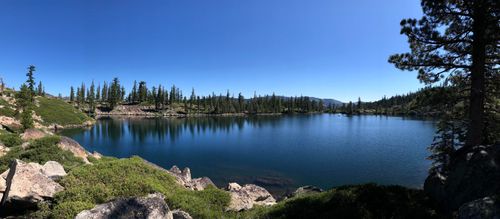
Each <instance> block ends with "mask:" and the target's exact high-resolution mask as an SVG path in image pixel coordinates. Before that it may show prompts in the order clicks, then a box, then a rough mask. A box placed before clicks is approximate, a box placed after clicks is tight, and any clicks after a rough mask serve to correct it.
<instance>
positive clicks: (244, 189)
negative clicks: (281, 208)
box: [228, 183, 276, 211]
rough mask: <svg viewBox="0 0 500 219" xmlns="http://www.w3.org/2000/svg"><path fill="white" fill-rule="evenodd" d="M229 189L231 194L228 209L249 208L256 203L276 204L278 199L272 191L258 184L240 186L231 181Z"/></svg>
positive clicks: (240, 209) (239, 209)
mask: <svg viewBox="0 0 500 219" xmlns="http://www.w3.org/2000/svg"><path fill="white" fill-rule="evenodd" d="M228 191H229V193H230V194H231V201H230V203H229V207H228V210H231V211H242V210H248V209H251V208H253V207H254V205H264V206H269V205H274V204H276V200H275V199H274V198H273V196H272V195H271V193H269V192H268V191H267V190H266V189H264V188H262V187H260V186H257V185H253V184H247V185H244V186H240V185H238V184H237V183H230V185H229V186H228Z"/></svg>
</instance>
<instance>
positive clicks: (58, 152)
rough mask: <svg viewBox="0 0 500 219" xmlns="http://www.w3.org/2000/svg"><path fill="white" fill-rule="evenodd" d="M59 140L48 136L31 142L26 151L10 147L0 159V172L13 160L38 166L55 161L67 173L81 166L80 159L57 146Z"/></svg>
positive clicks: (81, 161) (17, 147)
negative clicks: (37, 164)
mask: <svg viewBox="0 0 500 219" xmlns="http://www.w3.org/2000/svg"><path fill="white" fill-rule="evenodd" d="M59 140H60V138H59V137H58V136H48V137H44V138H40V139H37V140H34V141H32V142H31V143H30V144H29V147H28V148H26V149H22V148H21V147H20V146H16V147H12V148H11V150H10V151H9V152H8V153H7V154H6V155H5V156H3V157H0V172H3V171H5V170H6V169H8V165H9V163H10V161H11V160H13V159H20V160H22V161H25V162H35V163H40V164H44V163H45V162H47V161H51V160H52V161H57V162H59V163H60V164H61V165H63V167H64V169H65V170H67V171H68V170H71V169H72V168H75V167H77V166H80V165H82V164H83V160H82V159H81V158H78V157H75V156H74V155H73V154H72V153H71V152H69V151H64V150H62V149H60V148H59V147H58V146H57V143H58V142H59Z"/></svg>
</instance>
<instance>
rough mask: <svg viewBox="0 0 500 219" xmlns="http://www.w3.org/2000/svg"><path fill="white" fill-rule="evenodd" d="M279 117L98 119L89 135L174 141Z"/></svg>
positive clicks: (271, 121)
mask: <svg viewBox="0 0 500 219" xmlns="http://www.w3.org/2000/svg"><path fill="white" fill-rule="evenodd" d="M282 122H283V120H282V119H281V117H279V116H252V117H191V118H182V119H179V118H119V117H117V118H110V117H108V118H101V119H100V120H99V122H98V123H97V124H96V125H95V126H94V127H93V128H92V131H90V133H89V134H90V136H91V138H93V137H95V138H107V139H109V140H111V141H118V140H119V139H121V138H123V137H128V138H131V139H132V140H133V141H134V142H138V143H144V142H145V141H146V140H147V139H157V140H158V141H160V142H164V141H166V140H168V141H170V142H175V141H177V140H178V139H179V138H180V136H181V135H183V134H184V135H191V137H193V138H194V137H195V136H196V135H202V134H209V133H217V132H219V133H220V132H224V133H229V132H231V131H242V130H244V128H245V127H246V126H250V127H259V128H260V127H264V126H270V127H276V126H279V125H282Z"/></svg>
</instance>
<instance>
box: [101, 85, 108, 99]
mask: <svg viewBox="0 0 500 219" xmlns="http://www.w3.org/2000/svg"><path fill="white" fill-rule="evenodd" d="M101 101H102V102H104V103H105V102H107V101H108V84H107V83H106V82H104V84H103V85H102V92H101Z"/></svg>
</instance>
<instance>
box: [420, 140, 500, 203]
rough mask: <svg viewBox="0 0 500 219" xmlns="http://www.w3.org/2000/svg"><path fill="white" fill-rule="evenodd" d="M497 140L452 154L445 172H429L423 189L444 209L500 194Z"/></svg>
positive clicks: (499, 164) (499, 162)
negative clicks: (467, 150) (460, 154)
mask: <svg viewBox="0 0 500 219" xmlns="http://www.w3.org/2000/svg"><path fill="white" fill-rule="evenodd" d="M499 182H500V144H497V145H491V146H476V147H474V148H473V149H472V150H471V151H469V152H468V153H464V154H463V155H462V156H460V157H457V158H455V160H453V162H452V164H451V168H450V171H449V172H448V173H447V174H446V175H442V174H439V173H433V174H430V175H429V177H427V179H426V180H425V184H424V190H425V191H426V192H427V193H428V195H429V196H431V197H432V198H433V199H435V200H437V201H438V202H439V203H441V205H442V206H443V207H444V208H446V209H447V210H451V211H453V210H456V209H458V208H459V207H460V206H461V205H462V204H464V203H467V202H471V201H474V200H476V199H480V198H483V197H488V196H492V195H495V194H500V183H499Z"/></svg>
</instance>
